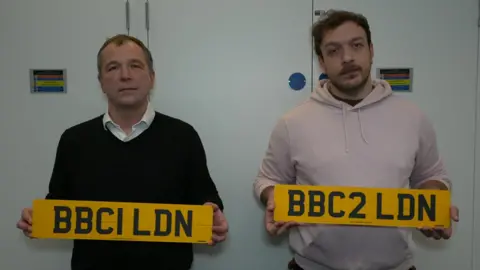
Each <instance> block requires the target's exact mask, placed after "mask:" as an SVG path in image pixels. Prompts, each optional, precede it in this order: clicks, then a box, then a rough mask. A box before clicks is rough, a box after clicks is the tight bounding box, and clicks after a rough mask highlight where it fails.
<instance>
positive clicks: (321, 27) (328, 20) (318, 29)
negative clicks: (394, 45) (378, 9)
mask: <svg viewBox="0 0 480 270" xmlns="http://www.w3.org/2000/svg"><path fill="white" fill-rule="evenodd" d="M346 22H354V23H356V24H358V25H359V26H360V27H362V28H363V30H365V33H366V34H367V41H368V45H370V44H371V43H372V34H371V33H370V26H369V25H368V20H367V18H365V16H363V15H362V14H359V13H354V12H351V11H345V10H329V11H327V12H326V13H324V14H323V15H322V17H321V18H320V19H319V20H318V21H317V22H316V23H315V24H314V25H313V27H312V36H313V43H314V48H315V53H316V54H317V55H318V56H320V57H321V58H323V55H322V51H321V49H320V45H321V44H322V41H323V37H324V35H325V32H327V31H330V30H333V29H335V28H337V27H339V26H340V25H342V24H344V23H346Z"/></svg>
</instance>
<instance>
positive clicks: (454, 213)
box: [420, 206, 459, 240]
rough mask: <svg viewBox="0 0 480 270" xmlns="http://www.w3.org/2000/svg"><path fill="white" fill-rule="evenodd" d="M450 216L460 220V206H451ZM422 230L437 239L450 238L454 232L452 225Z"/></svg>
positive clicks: (456, 220)
mask: <svg viewBox="0 0 480 270" xmlns="http://www.w3.org/2000/svg"><path fill="white" fill-rule="evenodd" d="M450 218H451V219H452V220H453V221H455V222H458V221H459V216H458V207H456V206H451V207H450ZM420 231H421V232H422V233H423V234H424V235H425V236H426V237H429V238H434V239H437V240H440V239H450V237H452V234H453V229H452V226H451V225H450V227H449V228H433V229H432V228H422V229H420Z"/></svg>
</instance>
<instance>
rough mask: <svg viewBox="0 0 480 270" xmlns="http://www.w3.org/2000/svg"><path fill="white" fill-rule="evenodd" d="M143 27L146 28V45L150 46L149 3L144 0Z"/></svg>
mask: <svg viewBox="0 0 480 270" xmlns="http://www.w3.org/2000/svg"><path fill="white" fill-rule="evenodd" d="M145 29H146V30H147V47H150V3H149V2H148V0H145Z"/></svg>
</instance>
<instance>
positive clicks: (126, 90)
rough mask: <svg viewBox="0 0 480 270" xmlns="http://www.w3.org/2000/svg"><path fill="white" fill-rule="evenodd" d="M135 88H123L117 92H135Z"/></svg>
mask: <svg viewBox="0 0 480 270" xmlns="http://www.w3.org/2000/svg"><path fill="white" fill-rule="evenodd" d="M136 90H137V88H134V87H125V88H120V90H119V91H118V92H120V93H122V92H128V91H136Z"/></svg>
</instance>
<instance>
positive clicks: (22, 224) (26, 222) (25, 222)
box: [17, 208, 32, 238]
mask: <svg viewBox="0 0 480 270" xmlns="http://www.w3.org/2000/svg"><path fill="white" fill-rule="evenodd" d="M17 228H18V229H20V230H22V231H23V234H25V236H27V237H30V238H32V208H25V209H23V210H22V216H21V217H20V220H19V221H18V222H17Z"/></svg>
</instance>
